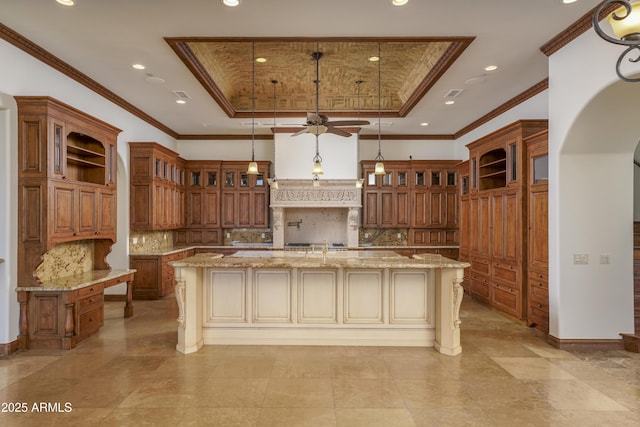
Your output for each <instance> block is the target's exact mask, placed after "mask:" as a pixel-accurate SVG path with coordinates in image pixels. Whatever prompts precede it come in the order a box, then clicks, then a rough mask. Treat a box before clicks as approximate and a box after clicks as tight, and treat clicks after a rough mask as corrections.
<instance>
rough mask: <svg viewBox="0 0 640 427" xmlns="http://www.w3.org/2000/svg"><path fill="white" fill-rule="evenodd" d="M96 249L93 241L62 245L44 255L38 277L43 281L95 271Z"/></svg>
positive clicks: (38, 268) (37, 271) (37, 269)
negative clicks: (94, 258)
mask: <svg viewBox="0 0 640 427" xmlns="http://www.w3.org/2000/svg"><path fill="white" fill-rule="evenodd" d="M93 257H94V248H93V241H92V240H81V241H78V242H68V243H60V244H58V245H56V246H54V247H53V248H52V249H51V250H50V251H47V252H46V253H45V254H44V255H43V261H42V263H41V264H40V265H39V266H38V267H37V268H36V275H37V276H38V278H39V279H40V280H42V281H49V280H55V279H57V278H59V277H63V276H68V275H71V274H76V273H84V272H87V271H91V270H93Z"/></svg>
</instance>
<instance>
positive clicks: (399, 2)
mask: <svg viewBox="0 0 640 427" xmlns="http://www.w3.org/2000/svg"><path fill="white" fill-rule="evenodd" d="M407 3H409V0H391V4H392V5H394V6H404V5H405V4H407Z"/></svg>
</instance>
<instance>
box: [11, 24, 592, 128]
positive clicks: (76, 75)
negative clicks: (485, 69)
mask: <svg viewBox="0 0 640 427" xmlns="http://www.w3.org/2000/svg"><path fill="white" fill-rule="evenodd" d="M585 16H590V15H589V14H587V15H585ZM583 18H584V17H583ZM583 18H581V19H583ZM589 25H590V24H589ZM575 37H577V35H576V36H575ZM575 37H574V38H575ZM0 38H2V39H4V40H6V41H7V42H8V43H11V44H12V45H14V46H16V47H17V48H19V49H21V50H23V51H24V52H26V53H27V54H29V55H31V56H33V57H34V58H36V59H38V60H40V61H42V62H44V63H45V64H47V65H49V66H51V67H52V68H54V69H56V70H58V71H59V72H61V73H63V74H64V75H66V76H67V77H69V78H71V79H72V80H75V81H77V82H78V83H80V84H82V85H84V86H85V87H87V88H89V89H91V90H93V91H94V92H96V93H97V94H99V95H101V96H103V97H104V98H106V99H107V100H109V101H111V102H113V103H114V104H115V105H117V106H119V107H121V108H122V109H124V110H126V111H128V112H129V113H131V114H133V115H134V116H136V117H138V118H139V119H141V120H143V121H145V122H147V123H149V124H150V125H151V126H154V127H155V128H157V129H159V130H160V131H162V132H165V133H166V134H167V135H169V136H171V137H173V138H175V139H176V140H203V141H216V140H217V141H223V140H233V141H236V140H247V139H251V135H250V134H248V135H247V134H245V135H237V134H205V135H191V134H182V135H181V134H178V133H176V132H175V131H173V130H172V129H170V128H169V127H167V126H165V125H164V124H162V123H161V122H159V121H158V120H156V119H154V118H153V117H151V116H150V115H148V114H146V113H145V112H143V111H142V110H140V109H138V108H136V107H135V106H133V105H132V104H130V103H128V102H127V101H125V100H124V99H123V98H121V97H119V96H118V95H116V94H115V93H113V92H111V91H110V90H109V89H107V88H106V87H104V86H102V85H101V84H99V83H98V82H96V81H95V80H93V79H91V78H90V77H88V76H87V75H85V74H83V73H81V72H80V71H78V70H77V69H75V68H73V67H72V66H71V65H69V64H67V63H66V62H64V61H62V60H61V59H59V58H57V57H56V56H54V55H52V54H51V53H49V52H47V51H46V50H44V49H43V48H41V47H40V46H38V45H36V44H35V43H33V42H31V41H30V40H28V39H26V38H25V37H23V36H22V35H20V34H18V33H17V32H15V31H13V30H12V29H11V28H9V27H7V26H5V25H4V24H2V23H0ZM453 39H454V38H452V40H453ZM367 40H372V39H367ZM380 40H384V39H380ZM472 40H473V38H469V37H461V38H456V39H455V40H454V43H455V44H456V46H457V48H452V49H451V50H450V51H449V52H448V54H449V55H452V56H453V58H451V59H450V60H451V61H453V60H455V59H456V58H457V57H458V56H459V55H460V54H461V53H462V51H463V50H464V49H465V48H466V46H467V45H468V44H469V43H471V41H472ZM184 41H186V40H184ZM569 41H570V40H568V41H567V43H568V42H569ZM169 44H170V45H172V44H171V43H169ZM565 44H566V43H565ZM172 47H173V45H172ZM441 71H442V72H444V70H441ZM547 88H548V79H545V80H543V81H541V82H540V83H538V84H536V85H534V86H533V87H531V88H529V89H527V90H526V91H524V92H522V93H521V94H519V95H517V96H516V97H514V98H512V99H510V100H508V101H507V102H505V103H504V104H502V105H501V106H499V107H497V108H496V109H494V110H493V111H491V112H489V113H488V114H486V115H484V116H482V117H481V118H480V119H478V120H476V121H474V122H473V123H471V124H469V125H467V126H465V127H464V128H462V129H460V130H459V131H457V132H455V133H454V134H451V135H448V134H440V135H437V134H433V135H430V134H416V135H412V134H388V135H382V136H381V139H383V140H450V141H452V140H456V139H458V138H459V137H461V136H462V135H464V134H466V133H468V132H471V131H472V130H474V129H475V128H477V127H479V126H481V125H483V124H484V123H486V122H488V121H489V120H491V119H493V118H495V117H497V116H498V115H500V114H502V113H504V112H506V111H508V110H509V109H511V108H513V107H515V106H517V105H518V104H520V103H521V102H524V101H526V100H527V99H529V98H530V97H532V96H534V95H537V94H538V93H540V92H542V91H543V90H546V89H547ZM405 114H406V112H405ZM264 115H265V117H267V116H268V113H264ZM364 116H365V115H364V114H363V117H364ZM288 131H289V130H288V129H286V128H278V129H277V132H288ZM254 138H255V139H256V140H270V139H273V136H272V135H255V137H254ZM360 138H361V139H362V140H374V139H375V140H377V139H378V136H377V135H361V136H360Z"/></svg>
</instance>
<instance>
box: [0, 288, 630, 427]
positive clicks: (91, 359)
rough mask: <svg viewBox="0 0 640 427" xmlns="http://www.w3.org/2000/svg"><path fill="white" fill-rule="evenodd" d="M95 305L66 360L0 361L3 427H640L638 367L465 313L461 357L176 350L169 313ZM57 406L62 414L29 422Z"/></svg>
mask: <svg viewBox="0 0 640 427" xmlns="http://www.w3.org/2000/svg"><path fill="white" fill-rule="evenodd" d="M121 315H122V304H120V303H115V302H108V303H106V308H105V325H104V327H103V328H102V329H101V331H100V332H99V334H97V335H96V336H93V337H92V338H90V339H89V340H87V341H85V342H83V343H81V344H80V345H79V346H78V347H77V348H76V349H74V350H72V351H42V350H32V351H28V352H22V353H17V354H13V355H11V356H9V357H6V358H3V359H0V402H2V403H3V405H4V406H3V409H5V410H7V409H10V407H9V405H10V404H12V403H13V404H16V403H21V402H24V403H26V404H27V406H28V412H27V413H6V412H0V425H1V426H41V425H61V426H75V425H81V426H91V425H97V426H143V425H150V426H165V425H166V426H242V427H245V426H278V427H285V426H346V427H357V426H366V427H372V426H384V427H389V426H466V425H468V426H509V427H511V426H616V427H617V426H639V425H640V355H638V354H634V353H627V352H624V351H607V352H573V353H569V352H566V351H561V350H557V349H554V348H553V347H550V346H549V345H547V344H546V343H545V341H544V340H542V339H541V338H540V335H539V334H537V333H535V331H532V330H530V329H528V328H526V327H524V326H522V325H520V324H518V323H515V322H513V321H512V320H510V319H507V318H505V317H504V316H502V315H501V314H499V313H496V312H493V311H491V310H489V309H487V308H486V307H484V306H482V305H480V304H478V303H476V302H475V301H473V300H470V299H465V300H464V302H463V306H462V320H463V324H462V341H463V353H462V354H461V355H459V356H456V357H448V356H443V355H440V354H439V353H437V352H435V351H434V350H433V349H431V348H428V349H420V348H398V347H306V346H305V347H295V346H292V347H281V346H259V347H253V346H251V347H245V346H206V347H204V348H203V349H202V350H201V351H199V352H198V353H195V354H191V355H183V354H180V353H178V352H176V351H175V339H176V322H175V318H176V315H177V309H176V304H175V300H174V299H173V298H167V299H165V300H161V301H136V302H135V316H134V317H133V318H131V319H126V320H125V319H123V318H122V317H121ZM34 402H35V403H40V402H45V403H52V404H55V403H56V402H59V403H60V404H61V406H62V408H64V404H65V403H67V402H68V403H69V404H70V409H71V411H70V412H66V413H64V412H60V413H59V412H53V413H51V412H50V413H38V412H34V411H32V405H33V403H34Z"/></svg>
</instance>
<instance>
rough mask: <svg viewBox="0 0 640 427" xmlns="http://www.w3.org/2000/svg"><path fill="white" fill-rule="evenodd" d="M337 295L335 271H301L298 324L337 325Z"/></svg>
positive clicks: (299, 277) (299, 278) (299, 275)
mask: <svg viewBox="0 0 640 427" xmlns="http://www.w3.org/2000/svg"><path fill="white" fill-rule="evenodd" d="M337 294H338V289H337V277H336V272H335V271H333V270H303V271H299V272H298V322H299V323H337V322H338V317H337V297H338V295H337Z"/></svg>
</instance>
